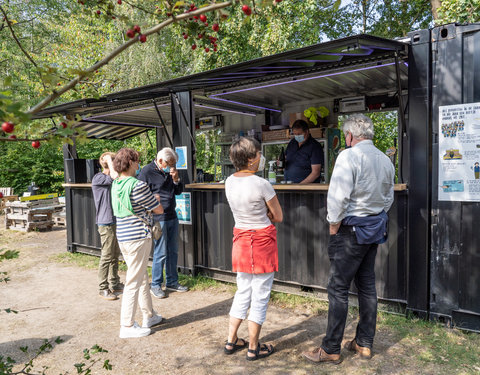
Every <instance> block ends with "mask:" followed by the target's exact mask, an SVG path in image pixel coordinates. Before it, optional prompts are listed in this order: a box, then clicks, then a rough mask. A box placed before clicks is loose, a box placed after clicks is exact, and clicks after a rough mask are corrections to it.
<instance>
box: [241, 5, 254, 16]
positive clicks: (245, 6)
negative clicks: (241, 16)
mask: <svg viewBox="0 0 480 375" xmlns="http://www.w3.org/2000/svg"><path fill="white" fill-rule="evenodd" d="M242 11H243V13H245V14H246V15H247V16H249V15H250V14H252V9H251V8H250V7H249V6H248V5H244V6H242Z"/></svg>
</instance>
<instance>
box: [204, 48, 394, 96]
mask: <svg viewBox="0 0 480 375" xmlns="http://www.w3.org/2000/svg"><path fill="white" fill-rule="evenodd" d="M379 59H382V61H383V62H392V61H394V57H393V56H390V55H376V56H373V57H372V56H364V57H361V58H360V57H359V58H358V59H352V60H347V61H337V62H332V63H329V64H328V65H327V64H324V65H320V66H317V67H308V68H305V69H301V70H297V71H288V72H284V73H277V74H271V75H265V76H260V77H254V78H250V79H244V80H242V81H236V82H231V83H224V84H220V85H217V86H211V87H209V88H208V90H205V91H206V95H212V94H214V93H217V92H221V91H228V89H231V88H234V87H235V88H238V87H243V86H249V85H255V84H261V83H262V82H265V81H273V82H278V81H282V80H288V79H289V78H292V77H295V76H298V75H311V74H315V73H319V72H323V71H336V70H339V71H342V70H344V69H348V67H350V66H356V65H362V64H363V65H371V64H376V63H378V61H379Z"/></svg>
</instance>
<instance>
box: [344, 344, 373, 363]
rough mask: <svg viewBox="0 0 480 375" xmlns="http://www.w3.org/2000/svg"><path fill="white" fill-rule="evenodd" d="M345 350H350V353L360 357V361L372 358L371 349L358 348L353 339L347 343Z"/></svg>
mask: <svg viewBox="0 0 480 375" xmlns="http://www.w3.org/2000/svg"><path fill="white" fill-rule="evenodd" d="M345 349H348V350H350V351H351V352H356V353H357V354H359V355H360V358H362V359H370V358H372V349H370V348H367V347H365V346H360V345H358V344H357V342H356V341H355V339H353V340H352V341H349V342H347V343H346V344H345Z"/></svg>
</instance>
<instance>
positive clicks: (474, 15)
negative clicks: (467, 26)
mask: <svg viewBox="0 0 480 375" xmlns="http://www.w3.org/2000/svg"><path fill="white" fill-rule="evenodd" d="M438 13H439V14H438V15H439V20H437V24H445V23H450V22H458V23H468V22H470V23H472V22H479V21H480V0H442V2H441V7H440V8H439V10H438Z"/></svg>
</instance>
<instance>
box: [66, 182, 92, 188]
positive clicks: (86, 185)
mask: <svg viewBox="0 0 480 375" xmlns="http://www.w3.org/2000/svg"><path fill="white" fill-rule="evenodd" d="M62 186H63V187H68V188H91V187H92V183H91V182H85V183H82V184H72V183H67V184H62Z"/></svg>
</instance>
